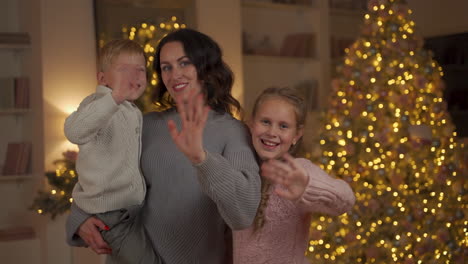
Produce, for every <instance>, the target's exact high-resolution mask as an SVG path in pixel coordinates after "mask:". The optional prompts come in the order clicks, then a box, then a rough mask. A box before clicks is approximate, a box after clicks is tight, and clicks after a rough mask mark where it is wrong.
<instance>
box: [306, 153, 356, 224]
mask: <svg viewBox="0 0 468 264" xmlns="http://www.w3.org/2000/svg"><path fill="white" fill-rule="evenodd" d="M297 160H298V162H299V163H300V164H301V165H302V166H303V167H304V168H305V170H306V171H307V174H308V176H309V182H308V184H307V186H306V188H305V191H304V193H303V194H302V196H301V197H300V199H299V200H298V201H297V205H298V206H299V208H300V209H302V210H304V211H305V212H320V213H326V214H329V215H333V216H336V215H341V214H343V213H345V212H347V211H350V210H351V208H352V207H353V205H354V202H355V200H356V198H355V196H354V193H353V191H352V189H351V187H350V186H349V184H348V183H346V182H345V181H343V180H341V179H336V178H333V177H331V176H330V175H328V174H327V173H326V172H325V171H323V170H322V169H321V168H320V167H318V166H317V165H315V164H313V163H312V162H310V161H309V160H307V159H297Z"/></svg>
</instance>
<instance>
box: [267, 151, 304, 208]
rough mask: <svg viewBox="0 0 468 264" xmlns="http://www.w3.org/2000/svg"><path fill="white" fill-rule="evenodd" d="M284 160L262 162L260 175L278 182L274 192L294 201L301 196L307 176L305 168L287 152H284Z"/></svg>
mask: <svg viewBox="0 0 468 264" xmlns="http://www.w3.org/2000/svg"><path fill="white" fill-rule="evenodd" d="M282 158H284V160H285V161H279V160H268V161H265V162H263V163H262V166H261V175H262V176H263V177H265V178H267V179H268V180H270V181H271V182H273V183H276V184H279V185H280V186H278V187H276V189H275V192H276V193H277V194H278V195H279V196H280V197H283V198H285V199H288V200H291V201H296V200H297V199H299V198H301V196H302V194H303V193H304V191H305V189H306V186H307V184H308V183H309V176H308V175H307V172H306V170H305V169H304V168H303V167H302V166H301V165H300V164H299V163H298V162H297V161H296V160H295V159H294V158H293V157H292V156H291V155H289V154H287V153H286V154H284V155H283V157H282Z"/></svg>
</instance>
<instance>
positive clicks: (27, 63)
mask: <svg viewBox="0 0 468 264" xmlns="http://www.w3.org/2000/svg"><path fill="white" fill-rule="evenodd" d="M37 6H38V2H35V1H32V0H6V1H4V3H3V5H2V9H1V10H0V25H1V26H0V33H9V34H10V33H13V34H14V33H23V34H27V35H28V36H29V38H30V41H29V42H25V41H24V40H18V41H14V39H15V38H14V37H12V38H9V39H8V38H7V37H6V35H7V34H3V35H2V37H3V38H0V78H16V77H27V78H28V79H29V96H28V97H29V107H27V108H15V106H14V105H12V106H8V104H2V105H1V106H0V127H1V129H0V206H1V208H2V210H0V229H1V230H2V231H3V233H2V234H3V236H2V237H1V238H0V256H1V259H2V261H6V262H5V263H39V261H40V260H39V258H40V254H39V252H40V242H39V241H40V238H39V235H38V233H39V232H40V229H41V227H40V224H39V223H40V222H41V220H39V219H38V215H37V213H35V212H33V211H31V210H29V209H28V208H29V206H30V205H31V204H32V201H33V199H34V197H35V195H36V191H37V187H38V185H39V183H40V181H41V180H43V179H44V178H43V176H42V175H44V172H43V153H42V151H43V131H42V127H43V124H42V122H43V121H42V116H43V114H42V92H41V77H40V76H41V65H40V38H39V37H38V36H39V34H40V30H39V27H40V20H39V16H37V15H33V14H34V13H36V14H37V9H36V7H37ZM8 87H10V88H8ZM7 88H8V89H11V85H10V86H4V87H0V89H7ZM10 142H31V145H32V147H31V153H30V162H29V165H28V169H27V171H26V173H24V174H21V175H3V167H4V166H5V164H4V163H5V157H6V152H7V147H8V143H10ZM18 227H29V228H32V230H34V232H35V233H36V235H34V234H33V233H32V232H31V235H27V236H24V235H15V234H16V233H15V234H14V235H12V236H11V237H8V236H6V237H5V235H4V234H5V232H6V233H8V232H13V233H14V231H11V230H17V228H18ZM6 230H8V231H6ZM18 247H21V248H22V249H18ZM24 252H30V253H24ZM2 263H3V262H2Z"/></svg>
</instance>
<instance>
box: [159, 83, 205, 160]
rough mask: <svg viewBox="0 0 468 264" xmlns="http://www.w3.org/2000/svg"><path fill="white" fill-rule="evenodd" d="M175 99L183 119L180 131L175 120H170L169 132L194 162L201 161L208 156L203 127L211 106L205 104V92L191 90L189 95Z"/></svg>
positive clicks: (181, 149)
mask: <svg viewBox="0 0 468 264" xmlns="http://www.w3.org/2000/svg"><path fill="white" fill-rule="evenodd" d="M175 100H176V103H177V111H178V112H179V115H180V119H181V130H180V131H178V130H177V126H176V124H175V122H174V121H173V120H169V121H168V123H167V125H168V127H169V133H170V134H171V137H172V140H174V143H175V144H176V145H177V147H178V148H179V150H180V151H182V153H184V154H185V156H187V158H188V159H189V160H190V161H191V162H192V163H193V164H197V163H201V162H203V161H204V160H205V158H206V153H205V150H204V149H203V129H204V128H205V124H206V120H207V119H208V112H209V107H208V106H206V105H205V100H204V98H203V94H201V93H198V94H196V92H195V91H190V92H189V94H188V96H187V97H182V96H178V97H176V98H175Z"/></svg>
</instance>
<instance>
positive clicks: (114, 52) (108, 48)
mask: <svg viewBox="0 0 468 264" xmlns="http://www.w3.org/2000/svg"><path fill="white" fill-rule="evenodd" d="M122 53H125V54H136V55H139V54H141V55H143V57H145V51H144V50H143V48H142V47H141V46H140V44H138V43H136V42H135V41H133V40H129V39H115V40H111V41H109V42H107V43H106V44H105V45H104V47H102V48H101V50H100V52H99V60H98V68H99V71H101V72H103V71H105V70H106V69H107V68H108V67H109V65H111V64H112V62H114V60H115V59H116V58H117V57H118V56H119V55H120V54H122ZM145 59H146V57H145Z"/></svg>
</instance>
